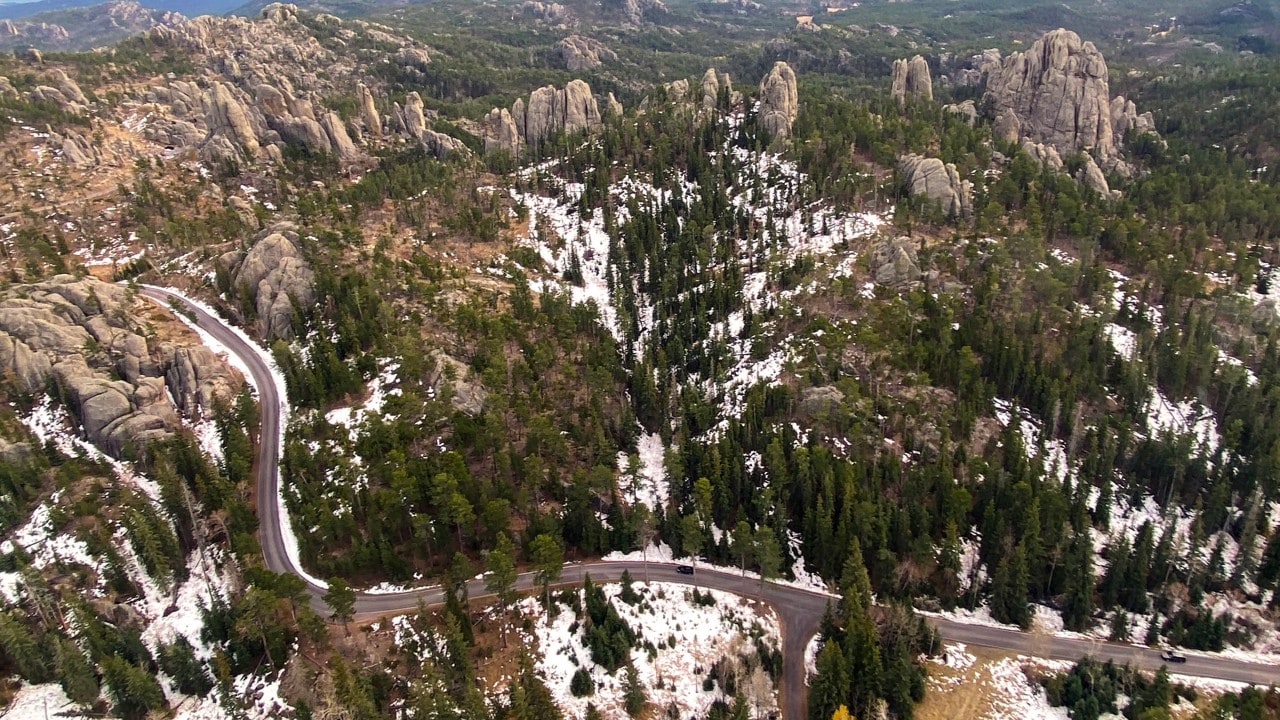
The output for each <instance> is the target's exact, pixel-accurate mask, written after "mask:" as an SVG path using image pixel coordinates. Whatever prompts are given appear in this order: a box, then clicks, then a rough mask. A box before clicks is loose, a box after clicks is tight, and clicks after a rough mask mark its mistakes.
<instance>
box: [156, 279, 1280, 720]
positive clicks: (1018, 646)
mask: <svg viewBox="0 0 1280 720" xmlns="http://www.w3.org/2000/svg"><path fill="white" fill-rule="evenodd" d="M140 292H141V293H142V294H143V295H145V296H146V297H149V298H151V299H153V300H155V301H157V302H159V303H161V304H163V305H166V306H168V305H170V304H171V303H173V302H175V301H176V302H177V303H178V304H179V306H180V307H181V308H182V310H183V312H184V314H186V315H187V316H188V317H189V318H191V319H192V320H193V321H194V322H195V324H196V325H197V326H199V327H200V329H201V330H204V331H205V332H207V333H209V334H210V335H211V336H213V338H214V339H216V340H217V341H218V342H220V343H222V344H223V345H224V346H225V347H226V348H227V350H229V351H230V352H232V353H235V354H236V356H237V357H238V358H239V359H240V361H241V362H242V363H243V364H244V366H245V367H247V368H248V369H249V372H250V374H251V375H252V376H253V377H252V380H253V383H254V385H256V386H257V389H258V406H259V409H260V410H261V413H262V422H261V431H260V433H259V438H258V446H257V447H258V452H257V457H256V462H255V467H256V468H257V473H256V482H257V509H258V522H259V528H260V531H261V532H260V542H261V545H262V555H263V559H264V561H265V563H266V566H267V568H268V569H270V570H272V571H273V572H280V573H291V574H293V575H297V576H298V577H300V578H302V579H303V581H304V582H305V583H306V585H307V594H308V595H309V596H310V598H311V604H312V605H313V606H315V607H316V608H317V609H319V610H321V611H326V610H327V608H326V606H325V604H324V602H323V600H321V596H322V595H323V593H324V589H323V588H322V587H320V586H318V585H316V584H315V583H314V582H313V581H312V580H311V579H310V577H309V576H308V575H307V574H306V573H305V572H304V571H303V570H302V568H299V567H296V566H295V565H294V563H293V562H292V561H291V560H290V558H289V554H288V552H287V551H286V549H285V541H284V534H283V532H282V528H281V527H280V516H281V513H280V512H279V507H278V502H279V489H278V485H279V481H280V439H281V435H282V434H283V430H284V428H282V427H280V419H281V416H280V407H281V402H280V401H281V398H282V392H283V388H278V387H276V382H275V377H274V376H273V375H272V373H271V369H270V368H269V367H268V366H267V364H266V362H264V361H263V359H262V356H261V355H260V354H259V351H257V350H256V349H255V348H253V347H251V346H250V345H249V344H248V343H247V342H245V340H243V339H242V338H241V336H240V335H238V334H236V333H235V332H234V331H232V330H231V328H230V327H229V326H228V325H227V324H226V322H225V321H223V320H222V319H220V318H218V317H215V316H214V315H212V314H210V313H209V312H207V311H206V310H204V309H203V308H201V307H200V306H198V305H195V304H193V303H191V302H190V301H189V300H188V299H187V298H185V297H183V296H182V295H180V294H178V293H176V292H174V291H171V290H167V289H164V288H157V287H151V286H143V287H142V288H141V289H140ZM623 571H630V572H631V575H632V576H633V577H635V578H636V579H637V580H646V579H651V580H659V581H662V582H673V583H681V584H687V585H697V586H700V587H706V588H714V589H716V590H723V591H726V592H730V593H734V594H737V595H740V596H743V597H746V598H752V599H754V598H759V599H760V600H762V601H763V602H766V603H768V604H769V605H770V606H772V607H773V608H774V610H775V611H776V612H777V613H778V617H779V620H780V622H781V624H782V634H783V648H782V651H783V664H782V668H783V670H782V674H783V678H782V688H781V690H782V709H783V716H784V717H785V718H786V719H787V720H801V719H802V718H804V717H806V716H807V710H806V702H807V695H808V689H807V686H806V684H805V648H806V646H807V645H808V644H809V641H810V640H811V639H812V638H813V636H814V634H815V633H816V632H817V631H818V626H819V624H820V623H821V620H822V615H823V612H824V611H825V609H826V606H827V603H829V602H835V598H834V597H833V596H831V595H828V594H825V593H819V592H815V591H812V590H805V589H803V588H798V587H794V586H790V585H778V584H776V583H764V584H761V583H760V582H759V581H758V580H755V579H751V578H745V577H742V576H740V575H739V574H737V573H732V572H725V571H721V570H713V569H708V568H699V569H698V570H697V572H696V574H695V575H692V576H690V575H682V574H678V573H676V572H675V566H674V565H672V564H670V563H659V562H648V563H645V562H638V561H637V562H631V561H628V562H602V561H601V562H589V563H580V564H569V565H566V566H565V567H564V571H563V572H562V574H561V577H560V580H559V583H558V584H565V585H568V584H576V583H580V582H581V581H582V579H583V578H584V577H585V576H586V575H588V574H590V575H591V577H592V578H593V579H597V580H617V579H619V578H621V576H622V573H623ZM534 585H535V583H534V577H533V573H523V574H521V575H520V576H519V578H518V581H517V586H518V587H519V588H520V589H530V588H532V587H534ZM467 590H468V593H469V595H470V597H471V598H472V599H478V598H484V597H487V596H488V591H487V590H485V588H484V583H483V582H482V581H480V580H472V581H471V582H470V583H469V584H468V586H467ZM443 602H444V596H443V593H442V591H441V589H440V587H439V586H435V587H426V588H417V589H414V590H409V591H405V592H396V593H385V594H373V593H358V594H357V596H356V603H355V611H356V614H357V615H358V616H360V617H362V618H364V617H367V618H373V617H379V616H383V615H391V614H396V613H403V612H410V611H413V610H415V609H416V608H417V607H418V605H419V604H426V605H427V606H431V605H437V604H441V603H443ZM323 614H327V612H326V613H323ZM930 622H931V623H932V624H933V626H934V627H936V628H937V629H938V632H939V634H940V635H941V636H942V638H943V639H944V640H947V641H951V642H962V643H967V644H970V645H980V646H984V647H990V648H995V649H999V650H1006V651H1011V652H1015V653H1020V654H1024V655H1029V656H1035V657H1045V658H1050V659H1055V660H1071V661H1074V660H1079V659H1080V658H1082V657H1085V656H1092V657H1094V658H1098V659H1102V660H1114V661H1116V662H1119V663H1129V664H1131V665H1134V666H1135V667H1139V668H1143V669H1147V670H1155V669H1157V668H1159V667H1160V666H1161V665H1162V664H1163V662H1162V661H1161V659H1160V652H1159V651H1158V650H1152V649H1150V648H1145V647H1140V646H1135V645H1122V644H1118V643H1109V642H1102V641H1097V640H1086V639H1081V638H1071V637H1057V636H1053V635H1045V634H1036V633H1025V632H1019V631H1017V630H1014V629H1006V628H1000V627H990V626H986V625H972V624H967V623H961V622H956V621H954V620H948V619H943V618H930ZM1170 670H1171V671H1172V672H1174V673H1176V674H1179V675H1186V676H1190V677H1199V678H1209V679H1214V680H1228V681H1234V682H1241V683H1251V684H1256V685H1273V684H1277V683H1280V670H1277V668H1276V667H1275V666H1271V665H1264V664H1261V663H1251V662H1245V661H1243V660H1237V659H1234V658H1230V657H1224V656H1217V655H1202V654H1188V661H1187V663H1186V664H1180V665H1175V666H1172V667H1171V668H1170Z"/></svg>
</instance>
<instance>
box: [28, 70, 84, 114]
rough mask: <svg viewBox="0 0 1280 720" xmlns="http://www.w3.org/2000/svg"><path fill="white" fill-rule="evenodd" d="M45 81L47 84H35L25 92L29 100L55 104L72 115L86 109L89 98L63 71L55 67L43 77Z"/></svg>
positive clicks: (81, 112)
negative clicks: (29, 90)
mask: <svg viewBox="0 0 1280 720" xmlns="http://www.w3.org/2000/svg"><path fill="white" fill-rule="evenodd" d="M45 81H46V82H47V83H48V84H42V85H37V86H36V87H35V88H34V89H33V90H31V92H29V93H27V98H28V99H29V100H31V101H32V102H45V103H50V104H53V105H56V106H57V107H58V109H59V110H62V111H63V112H69V113H71V114H73V115H83V114H84V113H85V112H87V111H88V105H89V98H87V97H85V95H84V92H83V91H81V90H80V86H79V85H77V84H76V81H75V80H72V79H71V78H69V77H67V74H66V73H65V72H63V71H62V70H60V69H55V70H53V71H52V72H50V73H49V74H48V75H47V76H46V77H45Z"/></svg>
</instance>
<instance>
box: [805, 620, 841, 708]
mask: <svg viewBox="0 0 1280 720" xmlns="http://www.w3.org/2000/svg"><path fill="white" fill-rule="evenodd" d="M815 668H816V674H815V675H814V676H813V682H812V684H811V685H810V687H809V720H827V719H828V718H830V717H831V716H832V714H833V713H835V712H836V711H837V710H838V709H839V708H842V707H845V703H846V702H847V701H848V697H849V670H848V667H847V666H846V664H845V660H844V652H843V651H842V650H841V649H840V644H839V643H838V642H836V641H835V640H833V639H830V638H828V639H826V640H824V641H823V643H822V648H821V649H820V650H819V651H818V657H817V659H816V660H815Z"/></svg>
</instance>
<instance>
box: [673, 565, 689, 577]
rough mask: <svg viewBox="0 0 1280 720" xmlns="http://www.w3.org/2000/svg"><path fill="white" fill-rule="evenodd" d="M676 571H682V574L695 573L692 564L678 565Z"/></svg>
mask: <svg viewBox="0 0 1280 720" xmlns="http://www.w3.org/2000/svg"><path fill="white" fill-rule="evenodd" d="M676 572H678V573H680V574H681V575H692V574H693V566H692V565H677V566H676Z"/></svg>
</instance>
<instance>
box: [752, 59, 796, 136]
mask: <svg viewBox="0 0 1280 720" xmlns="http://www.w3.org/2000/svg"><path fill="white" fill-rule="evenodd" d="M799 109H800V103H799V96H798V94H797V92H796V73H795V71H794V70H792V69H791V66H790V65H788V64H787V63H785V62H782V61H778V62H776V63H774V64H773V68H772V69H770V70H769V72H768V74H766V75H765V76H764V79H763V80H761V81H760V114H759V117H758V118H757V122H758V123H759V124H760V129H762V130H764V131H765V132H766V133H768V135H769V137H770V138H773V139H774V140H778V141H785V140H786V139H787V138H789V137H790V136H791V126H792V125H793V124H794V123H795V121H796V114H797V113H798V112H799Z"/></svg>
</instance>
